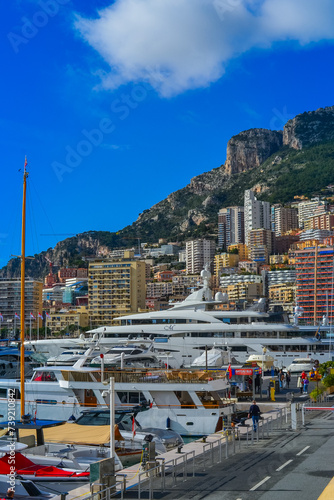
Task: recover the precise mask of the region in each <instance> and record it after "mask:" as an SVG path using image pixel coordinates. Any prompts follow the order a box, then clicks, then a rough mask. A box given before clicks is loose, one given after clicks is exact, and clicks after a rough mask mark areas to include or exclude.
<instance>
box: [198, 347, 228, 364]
mask: <svg viewBox="0 0 334 500" xmlns="http://www.w3.org/2000/svg"><path fill="white" fill-rule="evenodd" d="M224 354H225V355H227V352H226V351H222V350H221V349H217V348H216V347H213V348H212V349H208V350H207V351H204V352H203V353H202V354H201V355H200V356H198V358H196V359H194V361H193V362H192V363H191V365H190V367H191V368H206V367H210V368H221V367H222V366H223V365H224V364H226V360H225V359H224Z"/></svg>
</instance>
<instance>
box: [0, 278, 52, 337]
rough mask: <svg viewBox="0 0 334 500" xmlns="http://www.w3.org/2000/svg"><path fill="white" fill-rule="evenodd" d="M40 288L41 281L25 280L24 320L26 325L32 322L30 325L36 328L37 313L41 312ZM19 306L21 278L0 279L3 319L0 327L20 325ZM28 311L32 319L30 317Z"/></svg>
mask: <svg viewBox="0 0 334 500" xmlns="http://www.w3.org/2000/svg"><path fill="white" fill-rule="evenodd" d="M42 288H43V283H42V282H40V281H35V280H31V279H26V280H25V293H24V296H25V306H24V309H25V312H24V322H25V325H26V327H28V326H29V325H30V321H31V322H32V327H33V328H36V326H37V318H38V313H42ZM20 308H21V280H19V279H11V280H7V279H0V313H1V314H2V317H3V320H2V321H1V326H2V327H8V328H9V330H13V329H14V325H15V326H16V329H18V328H19V326H20V314H21V313H20ZM30 313H31V314H32V316H33V318H34V319H30V318H31V316H30Z"/></svg>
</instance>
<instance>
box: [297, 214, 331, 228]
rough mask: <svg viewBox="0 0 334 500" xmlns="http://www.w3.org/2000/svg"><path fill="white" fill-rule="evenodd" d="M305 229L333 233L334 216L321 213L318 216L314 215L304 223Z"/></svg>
mask: <svg viewBox="0 0 334 500" xmlns="http://www.w3.org/2000/svg"><path fill="white" fill-rule="evenodd" d="M304 228H305V229H324V230H327V231H333V229H334V214H332V213H330V212H323V213H322V214H319V215H314V216H313V217H310V219H307V220H306V221H305V222H304Z"/></svg>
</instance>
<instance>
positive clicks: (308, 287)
mask: <svg viewBox="0 0 334 500" xmlns="http://www.w3.org/2000/svg"><path fill="white" fill-rule="evenodd" d="M295 260H296V263H295V267H296V276H297V302H298V306H300V307H303V309H304V312H303V315H302V316H301V319H302V320H304V321H306V322H307V323H309V324H319V322H321V321H322V318H323V316H324V315H326V314H327V311H328V316H329V322H330V324H332V323H333V319H334V311H333V310H332V304H333V300H334V295H333V246H319V247H318V246H317V245H316V246H313V247H306V248H304V249H303V250H296V251H295Z"/></svg>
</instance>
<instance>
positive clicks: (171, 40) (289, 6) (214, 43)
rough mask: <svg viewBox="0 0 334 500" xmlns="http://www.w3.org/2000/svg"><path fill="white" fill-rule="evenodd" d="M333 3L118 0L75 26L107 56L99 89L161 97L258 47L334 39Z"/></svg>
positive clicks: (200, 81) (210, 77) (208, 79)
mask: <svg viewBox="0 0 334 500" xmlns="http://www.w3.org/2000/svg"><path fill="white" fill-rule="evenodd" d="M333 18H334V2H333V0H317V1H315V0H115V2H114V3H113V4H112V5H111V6H110V7H108V8H106V9H104V10H101V11H99V12H98V17H97V18H96V19H84V18H82V17H78V18H77V20H76V23H75V27H76V29H77V30H78V31H79V32H80V34H81V35H82V37H83V38H84V39H85V40H86V41H87V42H88V43H89V44H90V45H91V46H92V47H93V48H94V49H95V50H96V51H97V52H98V53H99V54H100V55H101V56H102V57H103V58H104V60H105V61H106V62H107V63H108V65H109V66H110V71H109V72H107V73H106V72H104V73H102V72H101V75H102V85H103V87H104V88H110V89H115V88H117V87H119V86H120V85H122V84H126V83H129V82H140V81H145V82H148V83H149V84H150V85H152V87H153V88H155V89H156V90H157V91H158V92H159V93H160V94H161V95H162V96H165V97H168V96H172V95H177V94H179V93H182V92H184V91H185V90H188V89H195V88H200V87H206V86H208V85H210V83H212V82H215V81H217V80H218V79H219V78H220V77H221V76H222V75H223V73H224V68H225V67H226V64H227V63H228V62H229V60H231V59H232V58H234V57H236V56H238V55H240V54H242V53H245V52H247V51H248V50H250V49H252V48H255V47H262V48H268V47H270V46H271V44H272V43H273V42H276V41H286V40H295V41H298V42H299V43H300V44H307V43H310V42H318V41H320V40H332V39H333V38H334V23H333V22H332V20H333Z"/></svg>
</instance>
